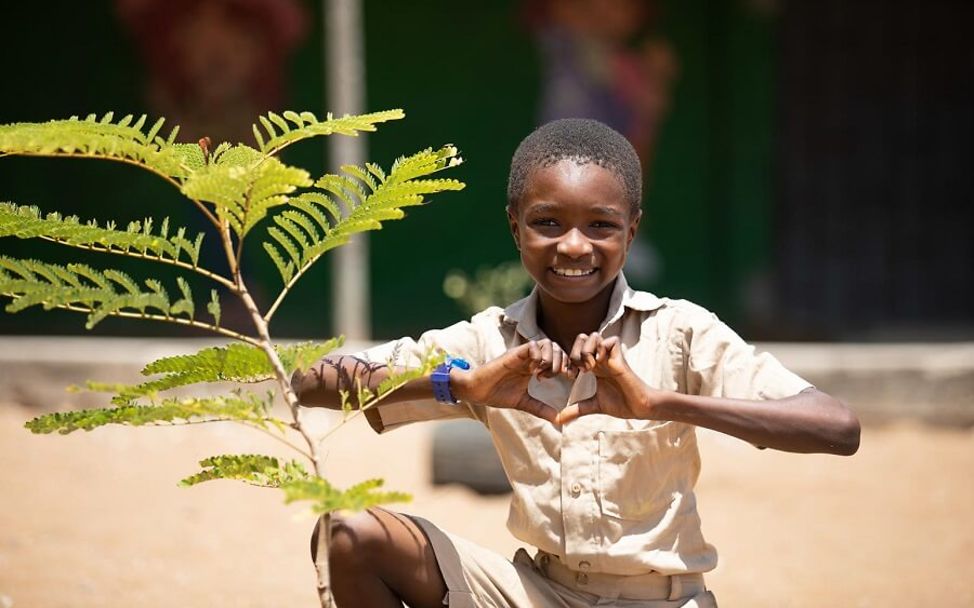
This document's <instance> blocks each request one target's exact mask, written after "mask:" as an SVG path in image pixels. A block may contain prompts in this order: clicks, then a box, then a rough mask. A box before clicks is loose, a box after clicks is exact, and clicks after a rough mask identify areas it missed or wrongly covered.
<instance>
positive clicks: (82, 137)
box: [0, 112, 199, 178]
mask: <svg viewBox="0 0 974 608" xmlns="http://www.w3.org/2000/svg"><path fill="white" fill-rule="evenodd" d="M113 118H114V117H113V115H112V113H111V112H109V113H108V114H106V115H105V116H103V117H102V118H101V119H100V120H99V119H98V117H97V116H95V115H93V114H92V115H90V116H88V117H87V118H85V119H84V120H79V119H78V118H77V117H72V118H70V119H68V120H52V121H48V122H43V123H13V124H7V125H0V155H3V154H12V155H20V156H81V157H93V158H107V159H111V160H118V161H125V162H130V163H132V164H136V165H139V166H142V167H144V168H147V169H150V170H152V171H155V172H156V173H160V174H162V175H165V176H168V177H172V178H182V177H185V176H186V175H188V174H189V173H190V172H191V171H192V164H191V163H190V162H187V161H188V160H191V159H188V158H187V155H186V150H185V149H180V148H179V147H178V146H177V145H175V144H173V141H172V140H173V139H174V137H172V136H171V138H170V139H169V140H163V139H161V138H158V137H157V136H156V133H157V132H158V129H159V128H160V127H161V124H162V120H161V119H160V120H159V121H158V122H157V123H156V124H155V126H153V128H152V129H151V130H150V131H149V132H148V133H145V132H143V131H142V128H143V127H144V125H145V122H146V121H145V117H144V116H142V117H140V118H139V119H138V121H136V123H135V124H131V118H130V117H126V118H123V119H122V120H120V121H118V122H117V123H116V122H112V121H113ZM184 145H185V144H184ZM194 147H195V148H196V149H197V150H198V149H199V146H194Z"/></svg>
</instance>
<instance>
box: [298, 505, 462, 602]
mask: <svg viewBox="0 0 974 608" xmlns="http://www.w3.org/2000/svg"><path fill="white" fill-rule="evenodd" d="M332 521H333V524H332V532H331V534H332V537H331V545H330V551H329V555H328V559H329V565H330V568H331V581H332V589H333V592H334V594H335V600H336V603H337V604H338V605H339V606H340V607H345V606H361V607H364V608H368V607H376V608H378V607H385V606H389V607H395V608H401V607H402V603H403V602H405V603H407V604H408V605H409V606H411V607H412V608H427V607H429V608H442V606H443V597H444V596H445V595H446V583H444V581H443V576H442V575H441V574H440V568H439V566H438V565H437V563H436V556H435V555H434V554H433V548H432V547H431V546H430V544H429V541H428V540H427V539H426V536H425V534H423V531H422V530H420V529H419V527H417V526H416V524H415V523H413V521H412V520H411V519H409V518H408V517H406V516H404V515H400V514H398V513H392V512H390V511H386V510H383V509H369V510H368V511H366V512H364V513H360V514H358V515H355V516H353V517H349V518H339V517H334V518H333V520H332ZM315 534H317V528H315ZM316 547H317V539H316V538H315V536H312V539H311V551H312V558H314V552H315V548H316Z"/></svg>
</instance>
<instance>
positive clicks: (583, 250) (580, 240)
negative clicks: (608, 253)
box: [557, 228, 592, 260]
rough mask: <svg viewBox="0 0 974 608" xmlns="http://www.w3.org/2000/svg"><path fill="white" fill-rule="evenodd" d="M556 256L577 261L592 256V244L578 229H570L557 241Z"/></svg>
mask: <svg viewBox="0 0 974 608" xmlns="http://www.w3.org/2000/svg"><path fill="white" fill-rule="evenodd" d="M557 251H558V254H559V255H563V256H565V257H566V258H569V259H572V260H577V259H579V258H582V257H585V256H589V255H592V243H590V242H589V240H588V238H587V237H586V236H585V235H584V234H583V233H582V231H581V230H579V229H578V228H572V229H570V230H569V231H568V232H566V233H565V234H564V235H562V237H561V239H560V240H559V241H558V248H557Z"/></svg>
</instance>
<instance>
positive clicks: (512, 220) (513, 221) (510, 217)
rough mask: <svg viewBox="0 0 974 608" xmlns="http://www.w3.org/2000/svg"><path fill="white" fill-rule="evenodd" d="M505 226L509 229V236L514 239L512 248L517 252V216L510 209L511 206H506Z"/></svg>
mask: <svg viewBox="0 0 974 608" xmlns="http://www.w3.org/2000/svg"><path fill="white" fill-rule="evenodd" d="M507 224H508V225H509V226H510V227H511V236H513V237H514V246H515V247H517V250H518V251H520V250H521V233H520V232H519V231H518V222H517V214H516V212H515V211H514V210H513V209H511V206H510V205H508V206H507Z"/></svg>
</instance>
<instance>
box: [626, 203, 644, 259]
mask: <svg viewBox="0 0 974 608" xmlns="http://www.w3.org/2000/svg"><path fill="white" fill-rule="evenodd" d="M641 219H643V210H642V209H640V210H639V211H637V212H636V216H635V217H634V218H632V219H631V220H630V221H629V234H628V235H627V236H626V251H629V247H630V246H631V245H632V240H633V239H634V238H636V233H637V232H638V231H639V220H641Z"/></svg>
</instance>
